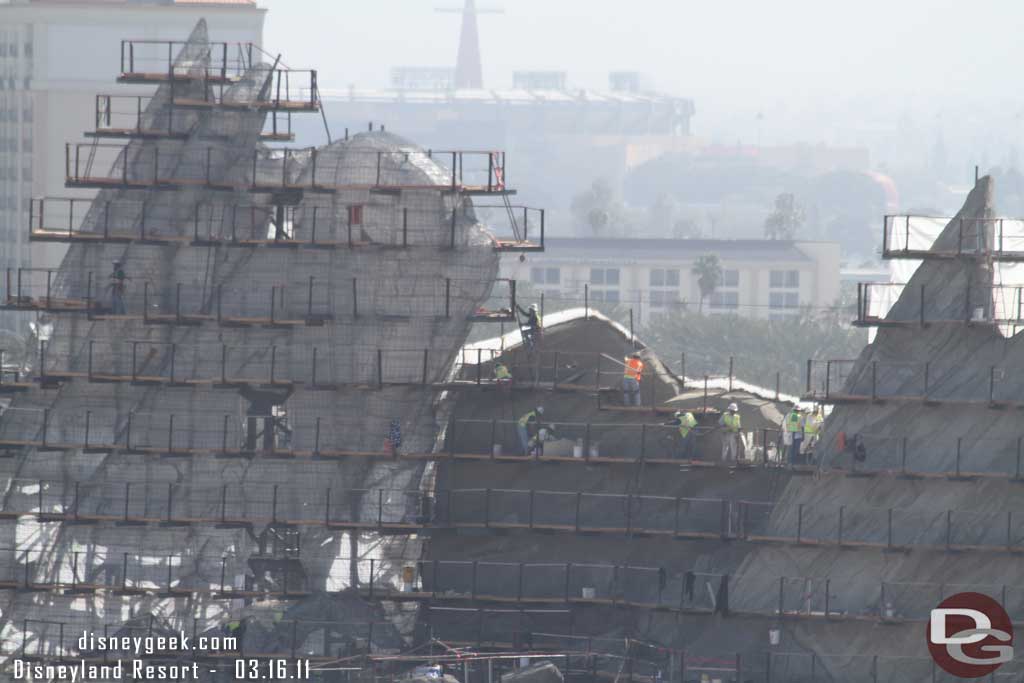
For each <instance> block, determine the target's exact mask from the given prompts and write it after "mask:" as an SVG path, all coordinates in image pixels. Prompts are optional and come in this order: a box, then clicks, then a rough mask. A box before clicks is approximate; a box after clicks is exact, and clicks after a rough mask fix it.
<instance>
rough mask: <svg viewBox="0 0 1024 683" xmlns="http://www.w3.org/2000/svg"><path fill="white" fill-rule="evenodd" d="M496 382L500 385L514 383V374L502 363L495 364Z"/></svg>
mask: <svg viewBox="0 0 1024 683" xmlns="http://www.w3.org/2000/svg"><path fill="white" fill-rule="evenodd" d="M494 381H495V382H497V383H498V384H508V383H509V382H511V381H512V373H511V372H509V370H508V366H507V365H505V364H504V363H502V362H501V361H498V362H497V363H495V364H494Z"/></svg>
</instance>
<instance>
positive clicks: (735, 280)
mask: <svg viewBox="0 0 1024 683" xmlns="http://www.w3.org/2000/svg"><path fill="white" fill-rule="evenodd" d="M722 286H723V287H739V286H740V271H738V270H736V269H735V268H726V269H725V270H723V271H722Z"/></svg>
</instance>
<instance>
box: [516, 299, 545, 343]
mask: <svg viewBox="0 0 1024 683" xmlns="http://www.w3.org/2000/svg"><path fill="white" fill-rule="evenodd" d="M520 315H521V316H523V317H520ZM516 321H517V322H518V323H519V334H520V335H521V336H522V338H523V344H525V345H526V348H527V349H529V351H530V352H531V353H532V352H533V351H534V350H535V349H536V348H537V346H538V345H539V344H540V337H541V329H542V327H543V323H542V321H541V315H540V306H538V305H537V304H530V308H528V309H526V308H523V307H522V306H520V305H519V304H516Z"/></svg>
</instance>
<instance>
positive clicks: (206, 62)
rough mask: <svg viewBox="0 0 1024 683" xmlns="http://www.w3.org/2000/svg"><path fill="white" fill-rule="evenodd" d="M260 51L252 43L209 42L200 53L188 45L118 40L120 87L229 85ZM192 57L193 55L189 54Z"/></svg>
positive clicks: (241, 74) (252, 62)
mask: <svg viewBox="0 0 1024 683" xmlns="http://www.w3.org/2000/svg"><path fill="white" fill-rule="evenodd" d="M260 52H261V51H260V50H259V48H257V47H256V46H255V45H253V44H252V43H227V42H211V43H209V44H208V45H206V46H204V47H203V49H202V51H200V52H195V47H194V46H193V45H192V44H191V43H190V42H188V41H179V40H122V41H121V70H120V75H119V76H118V79H117V80H118V81H119V82H121V83H160V82H167V81H175V80H203V81H206V82H209V83H231V82H234V81H236V80H238V79H240V78H241V77H242V76H243V75H244V74H245V72H246V71H248V70H249V69H251V68H252V67H253V66H254V65H255V63H256V62H255V61H254V59H255V58H258V57H259V53H260ZM193 53H195V54H193Z"/></svg>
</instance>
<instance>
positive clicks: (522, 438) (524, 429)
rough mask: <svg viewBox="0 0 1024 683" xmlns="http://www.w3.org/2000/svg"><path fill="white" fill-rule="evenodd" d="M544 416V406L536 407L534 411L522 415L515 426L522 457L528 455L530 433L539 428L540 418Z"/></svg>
mask: <svg viewBox="0 0 1024 683" xmlns="http://www.w3.org/2000/svg"><path fill="white" fill-rule="evenodd" d="M543 414H544V406H537V407H536V408H535V409H533V410H531V411H530V412H528V413H526V414H524V415H523V416H522V417H521V418H519V422H518V423H517V424H516V433H517V434H518V435H519V445H520V446H522V447H523V455H529V454H530V436H531V434H530V432H531V430H532V431H534V432H536V431H539V428H540V416H541V415H543Z"/></svg>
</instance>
